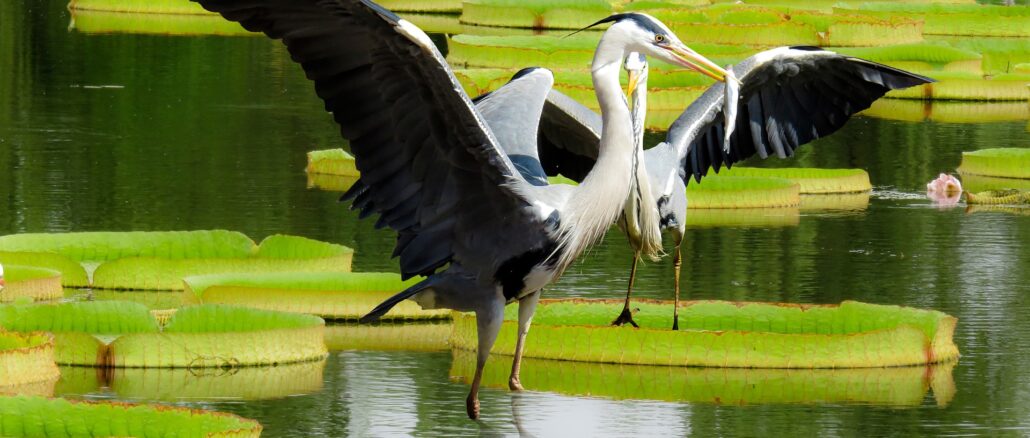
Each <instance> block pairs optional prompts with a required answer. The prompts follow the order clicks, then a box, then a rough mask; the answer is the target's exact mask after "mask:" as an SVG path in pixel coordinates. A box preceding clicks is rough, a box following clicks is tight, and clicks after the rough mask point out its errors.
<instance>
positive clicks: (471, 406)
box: [465, 395, 479, 420]
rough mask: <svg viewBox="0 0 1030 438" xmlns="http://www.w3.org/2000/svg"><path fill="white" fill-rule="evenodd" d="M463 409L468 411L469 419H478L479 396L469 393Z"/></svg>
mask: <svg viewBox="0 0 1030 438" xmlns="http://www.w3.org/2000/svg"><path fill="white" fill-rule="evenodd" d="M465 409H466V410H467V411H468V414H469V419H470V420H478V419H479V397H473V396H472V395H469V397H468V398H467V399H465Z"/></svg>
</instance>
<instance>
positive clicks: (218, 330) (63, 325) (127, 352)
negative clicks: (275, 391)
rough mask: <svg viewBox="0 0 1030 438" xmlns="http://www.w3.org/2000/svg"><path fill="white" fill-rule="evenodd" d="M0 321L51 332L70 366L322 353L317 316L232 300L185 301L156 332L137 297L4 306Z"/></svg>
mask: <svg viewBox="0 0 1030 438" xmlns="http://www.w3.org/2000/svg"><path fill="white" fill-rule="evenodd" d="M0 327H3V328H5V329H7V330H13V331H19V332H27V331H37V330H45V331H51V332H53V333H54V338H55V359H56V361H57V362H58V363H60V364H68V365H89V366H96V365H100V366H112V367H189V368H209V367H226V366H228V367H232V366H243V365H262V364H280V363H290V362H301V361H307V360H317V359H319V358H321V357H324V356H325V345H324V343H323V332H322V329H323V322H322V319H321V318H318V317H315V316H310V315H300V314H295V313H285V312H272V311H267V310H259V309H249V308H242V307H233V306H220V305H202V306H190V307H187V308H184V309H182V310H179V311H178V312H176V313H175V315H174V316H172V317H171V319H170V320H169V322H168V324H167V326H165V328H164V330H163V331H160V328H159V326H158V322H157V320H156V319H155V317H154V316H153V315H152V314H151V313H150V311H149V310H148V309H147V308H146V306H144V305H142V304H139V303H129V302H119V301H89V302H76V303H63V304H58V305H41V304H40V305H13V306H12V305H7V306H0Z"/></svg>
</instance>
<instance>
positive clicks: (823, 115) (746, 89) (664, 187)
mask: <svg viewBox="0 0 1030 438" xmlns="http://www.w3.org/2000/svg"><path fill="white" fill-rule="evenodd" d="M626 70H627V71H628V73H629V94H630V95H631V101H632V103H633V110H632V116H633V126H634V128H633V129H634V132H635V133H636V135H635V138H634V142H635V144H636V152H635V155H633V157H634V158H633V163H634V167H633V168H634V172H633V173H632V184H631V187H632V188H633V189H632V191H631V196H630V197H628V198H626V203H625V206H624V209H623V212H622V214H621V215H620V217H619V219H618V224H619V226H620V228H621V229H622V230H623V231H624V232H625V234H626V235H627V238H628V240H629V242H630V246H631V247H632V248H633V261H632V267H631V269H630V278H629V287H628V289H627V292H626V299H625V302H624V306H623V309H622V312H621V313H620V314H619V315H618V317H616V319H615V320H614V321H613V324H614V325H622V324H625V323H629V324H632V325H633V326H636V325H637V324H636V323H635V322H634V321H633V316H632V313H631V311H630V295H631V294H632V292H633V280H634V277H635V276H636V270H637V262H638V261H639V260H640V257H641V255H642V254H643V255H645V256H650V257H651V258H654V257H655V256H656V255H657V254H659V253H660V251H661V247H662V240H661V239H662V236H661V231H656V230H667V231H669V232H670V234H671V235H672V239H673V244H674V246H675V249H674V250H673V253H672V256H673V271H674V273H673V276H674V277H673V280H674V295H675V301H674V306H673V321H672V329H673V330H677V329H678V328H679V318H678V316H679V313H678V310H679V297H680V266H681V264H682V263H681V256H680V246H681V244H682V242H683V236H684V232H685V226H686V215H687V201H688V200H687V198H686V185H687V184H688V183H689V181H690V179H691V178H694V179H695V181H697V182H700V181H701V178H702V177H704V176H705V175H706V174H707V173H708V171H709V169H714V171H715V172H718V171H719V169H720V167H721V166H726V167H730V166H731V165H733V164H734V163H737V162H739V161H741V160H744V159H747V158H750V157H752V156H754V155H758V156H760V157H761V158H763V159H764V158H768V157H770V156H773V155H775V156H778V157H780V158H787V157H789V156H792V155H793V154H794V151H795V150H796V149H797V148H798V147H799V146H801V145H804V144H806V143H809V142H811V141H813V140H815V139H817V138H820V137H825V136H827V135H830V134H832V133H834V132H836V131H837V130H838V129H840V128H841V127H842V126H844V124H845V122H847V121H848V120H849V119H850V118H851V116H852V115H854V114H856V113H858V112H859V111H862V110H864V109H866V108H869V106H870V105H871V104H872V102H873V101H875V100H876V99H879V98H880V97H882V96H883V95H884V94H886V93H887V92H888V91H890V90H893V89H899V88H907V87H911V86H915V85H920V84H925V83H928V82H932V81H933V80H932V79H930V78H927V77H923V76H919V75H916V74H913V73H909V72H906V71H903V70H899V69H896V68H893V67H889V66H886V65H882V64H878V63H875V62H871V61H866V60H863V59H859V58H854V57H850V56H844V55H840V54H837V53H834V52H831V51H827V50H823V49H819V48H816V47H806V46H795V47H779V48H775V49H770V50H766V51H763V52H760V53H758V54H756V55H754V56H751V57H749V58H747V59H745V60H743V61H741V62H740V63H738V64H737V65H736V66H734V67H732V68H730V69H728V70H726V74H727V76H728V80H726V81H723V82H717V83H716V84H715V85H713V86H712V87H710V88H709V89H708V90H706V91H705V92H704V93H703V94H702V95H701V97H699V98H698V99H697V100H696V101H694V102H693V103H691V104H690V105H689V106H688V107H687V108H686V110H684V111H683V113H682V114H681V115H680V116H679V117H678V118H677V119H676V120H675V121H674V122H673V123H672V125H671V126H669V130H668V133H667V135H666V139H665V141H664V142H661V143H659V144H657V145H655V146H654V147H651V148H649V149H647V150H644V149H643V134H642V132H643V126H644V115H645V113H646V101H647V98H646V88H647V85H646V83H647V73H648V66H647V63H646V59H644V58H643V57H642V56H641V57H640V58H636V57H629V58H628V59H627V61H626ZM736 78H740V80H739V81H737V79H736ZM540 123H541V128H540V136H539V144H540V146H539V147H540V149H541V150H540V154H539V155H540V158H541V159H542V160H543V161H542V163H541V166H542V167H543V168H544V171H545V173H547V174H548V175H552V176H553V175H558V174H562V175H564V176H566V177H568V178H571V179H573V180H576V181H580V180H581V179H582V178H583V177H584V176H585V175H586V174H587V173H588V172H590V171H591V169H592V167H593V165H594V159H595V157H597V155H598V149H597V145H598V138H599V136H600V132H601V130H602V126H603V124H604V121H603V120H601V118H600V116H598V115H597V114H596V113H594V112H593V111H592V110H590V109H589V108H587V107H585V106H583V105H581V104H579V103H577V102H576V101H574V100H572V99H571V98H569V97H568V96H565V95H564V94H561V93H559V92H558V91H554V90H552V91H550V94H549V96H548V99H547V103H546V105H545V107H544V111H543V117H542V119H541V121H540ZM637 162H642V163H643V165H642V166H636V163H637Z"/></svg>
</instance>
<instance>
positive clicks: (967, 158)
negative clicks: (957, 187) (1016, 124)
mask: <svg viewBox="0 0 1030 438" xmlns="http://www.w3.org/2000/svg"><path fill="white" fill-rule="evenodd" d="M958 171H959V173H961V174H963V175H966V174H970V175H983V176H993V177H1002V178H1030V148H992V149H981V150H978V151H973V152H963V153H962V164H961V165H960V166H959V167H958Z"/></svg>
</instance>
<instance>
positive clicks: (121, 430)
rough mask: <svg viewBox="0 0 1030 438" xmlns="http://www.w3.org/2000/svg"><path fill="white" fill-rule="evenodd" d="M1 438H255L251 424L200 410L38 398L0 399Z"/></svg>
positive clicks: (257, 429) (258, 431) (257, 427)
mask: <svg viewBox="0 0 1030 438" xmlns="http://www.w3.org/2000/svg"><path fill="white" fill-rule="evenodd" d="M0 418H3V421H0V435H3V436H5V437H40V436H46V437H78V436H140V437H142V436H147V437H149V436H179V437H236V438H240V437H257V436H260V435H261V425H260V424H258V422H256V421H254V420H248V419H245V418H241V417H237V416H235V415H232V414H225V413H220V412H214V411H204V410H200V409H188V408H181V407H175V406H150V405H138V404H129V403H116V402H93V401H68V400H64V399H60V398H54V399H50V398H43V397H0Z"/></svg>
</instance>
